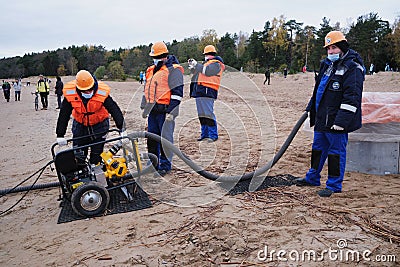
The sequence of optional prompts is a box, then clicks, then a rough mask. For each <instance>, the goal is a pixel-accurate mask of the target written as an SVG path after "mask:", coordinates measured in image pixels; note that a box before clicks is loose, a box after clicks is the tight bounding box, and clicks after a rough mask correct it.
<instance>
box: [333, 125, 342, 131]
mask: <svg viewBox="0 0 400 267" xmlns="http://www.w3.org/2000/svg"><path fill="white" fill-rule="evenodd" d="M331 129H332V130H335V131H343V130H344V128H343V127H341V126H338V125H333V126H332V127H331Z"/></svg>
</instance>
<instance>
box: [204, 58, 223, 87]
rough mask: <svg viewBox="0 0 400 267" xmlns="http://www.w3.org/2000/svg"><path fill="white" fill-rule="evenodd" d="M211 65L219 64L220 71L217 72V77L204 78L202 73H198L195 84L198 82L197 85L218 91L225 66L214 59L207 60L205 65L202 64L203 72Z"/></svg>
mask: <svg viewBox="0 0 400 267" xmlns="http://www.w3.org/2000/svg"><path fill="white" fill-rule="evenodd" d="M212 63H219V65H220V66H221V70H220V71H219V72H218V74H217V75H214V76H206V75H204V74H203V73H202V72H201V73H199V77H198V79H197V82H198V84H200V85H202V86H205V87H208V88H212V89H214V90H218V89H219V86H220V84H221V77H222V72H223V71H224V69H225V65H224V64H223V63H222V62H221V61H219V60H216V59H210V60H208V61H207V62H206V63H204V65H203V66H204V68H203V70H204V69H205V68H206V67H207V66H208V65H210V64H212Z"/></svg>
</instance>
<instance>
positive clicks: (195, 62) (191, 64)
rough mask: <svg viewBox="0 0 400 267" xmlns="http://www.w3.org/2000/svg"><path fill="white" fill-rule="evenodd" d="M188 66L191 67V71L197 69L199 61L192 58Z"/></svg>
mask: <svg viewBox="0 0 400 267" xmlns="http://www.w3.org/2000/svg"><path fill="white" fill-rule="evenodd" d="M188 65H189V67H188V68H189V69H190V70H191V69H194V68H195V67H196V65H197V61H196V60H195V59H193V58H190V59H189V60H188Z"/></svg>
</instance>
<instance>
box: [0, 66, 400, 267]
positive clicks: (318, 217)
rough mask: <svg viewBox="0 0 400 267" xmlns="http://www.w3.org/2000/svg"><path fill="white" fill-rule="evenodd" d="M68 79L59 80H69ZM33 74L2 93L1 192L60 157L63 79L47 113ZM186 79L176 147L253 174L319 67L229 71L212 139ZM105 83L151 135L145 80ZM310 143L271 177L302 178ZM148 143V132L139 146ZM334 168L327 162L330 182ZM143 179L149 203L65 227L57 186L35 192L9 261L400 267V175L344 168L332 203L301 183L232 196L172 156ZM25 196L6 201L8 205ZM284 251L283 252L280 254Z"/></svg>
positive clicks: (395, 83) (298, 145) (388, 87)
mask: <svg viewBox="0 0 400 267" xmlns="http://www.w3.org/2000/svg"><path fill="white" fill-rule="evenodd" d="M71 79H73V77H62V80H63V82H64V83H66V82H68V81H70V80H71ZM28 80H29V81H30V82H31V86H24V87H23V89H22V95H21V101H17V102H15V101H14V98H13V91H12V97H11V100H10V102H8V103H7V102H6V101H5V100H4V98H3V97H1V100H0V112H1V116H0V125H1V142H0V148H1V154H0V167H1V170H2V177H1V179H0V189H5V188H10V187H13V186H15V185H17V184H18V183H19V182H21V181H22V180H23V179H25V178H27V177H28V176H30V175H32V174H33V173H34V172H36V171H37V170H38V169H40V168H41V167H43V166H44V165H45V164H46V163H47V162H49V161H51V160H52V155H51V152H50V148H51V145H52V144H53V143H54V142H55V141H56V135H55V126H56V122H57V117H58V110H57V109H56V106H57V103H56V102H57V101H56V96H55V94H54V89H53V88H54V85H55V79H52V82H51V88H52V90H51V93H50V96H49V103H50V104H49V109H48V110H39V111H35V110H34V103H33V101H34V96H32V95H31V92H34V91H35V86H34V84H35V82H36V81H37V80H38V77H30V78H29V79H24V80H23V84H24V85H25V84H26V81H28ZM189 81H190V77H189V76H185V82H186V84H185V95H184V99H183V101H182V104H181V109H180V115H179V116H178V117H177V118H176V128H175V137H174V138H175V144H176V146H177V147H179V148H180V149H181V150H182V151H183V152H184V153H185V154H187V155H188V156H189V157H190V158H191V159H192V160H193V161H195V162H196V163H197V164H199V165H201V166H203V167H204V168H205V169H206V170H207V171H210V172H212V173H216V174H219V175H224V176H229V175H237V174H243V173H246V172H249V171H253V170H255V169H257V168H259V167H261V166H264V165H265V164H266V163H267V162H268V161H269V160H270V159H271V158H272V157H273V155H274V154H275V153H276V151H277V150H278V149H279V148H280V147H281V145H282V144H283V143H284V141H285V139H286V137H287V136H288V134H289V133H290V131H291V130H292V127H293V126H294V125H295V123H296V122H297V120H298V119H299V118H300V117H301V115H302V114H303V112H304V109H305V107H306V105H307V103H308V100H309V98H310V96H311V94H312V90H313V85H314V74H313V73H299V74H295V75H289V76H288V77H287V78H286V79H285V78H284V77H283V75H281V74H278V73H274V74H272V75H271V85H263V81H264V75H263V74H249V73H240V72H226V73H225V74H224V77H223V80H222V88H221V89H220V92H219V98H218V101H217V102H216V103H215V112H216V116H217V120H218V123H219V125H218V127H219V134H220V137H219V140H218V141H217V142H215V143H207V142H197V141H196V139H197V138H198V137H199V133H200V132H199V129H200V126H199V122H198V119H197V115H196V107H195V102H194V100H193V99H191V98H189V84H188V82H189ZM105 83H107V84H108V85H110V87H111V88H112V90H111V96H112V97H113V99H114V100H115V101H116V102H117V103H118V104H119V106H120V107H121V109H122V110H123V112H124V114H125V119H126V124H127V130H128V133H131V132H135V131H144V130H145V129H146V120H145V119H143V118H142V117H141V111H140V109H139V103H140V99H141V93H142V85H140V84H139V82H137V81H133V80H128V81H125V82H113V81H105ZM399 89H400V73H393V72H379V73H377V74H374V75H372V76H366V80H365V83H364V91H365V92H399ZM39 105H40V104H39ZM111 124H113V123H111ZM70 127H71V123H70V125H69V127H68V131H67V136H66V137H71V130H70ZM311 143H312V140H311V139H310V138H309V136H307V135H306V134H305V133H303V132H302V131H300V132H299V133H298V134H297V135H296V137H295V139H294V140H293V142H292V144H291V145H290V147H289V148H288V150H287V152H286V153H285V154H284V155H283V157H282V158H281V159H280V161H279V162H278V163H277V164H276V165H275V166H274V167H273V168H272V169H271V170H270V171H269V172H267V173H265V175H264V176H267V175H268V176H277V175H286V174H290V175H293V176H295V177H302V176H304V175H305V173H306V172H307V170H308V168H309V166H310V155H311ZM145 144H146V143H145V140H140V143H139V147H140V149H141V151H142V152H145V150H146V146H145ZM326 175H327V170H326V169H324V171H323V178H322V186H321V188H322V187H323V185H325V181H326ZM56 181H58V180H57V175H56V172H55V171H54V168H51V167H48V168H46V169H45V171H44V172H43V175H42V177H41V178H40V179H39V181H38V183H50V182H56ZM141 181H142V184H143V189H144V191H146V192H147V193H148V194H149V198H150V200H151V201H152V203H153V206H152V207H151V208H147V209H143V210H138V211H132V212H128V213H120V214H114V215H107V216H101V217H95V218H90V219H84V220H76V221H73V222H68V223H62V224H57V218H58V216H59V214H60V210H61V208H60V206H59V205H60V202H59V201H57V199H58V198H59V195H60V191H59V189H58V188H50V189H43V190H34V191H31V192H29V193H28V194H27V195H26V196H25V197H24V198H23V199H22V201H21V202H20V203H19V204H18V205H17V206H16V207H14V208H13V209H12V210H11V212H9V213H7V214H5V215H2V216H1V217H0V226H1V227H0V235H1V239H0V266H343V265H344V266H398V265H399V262H400V226H399V220H400V206H399V201H400V175H398V174H390V175H372V174H365V173H359V172H346V175H345V179H344V183H343V192H342V193H339V194H334V195H333V196H332V197H330V198H323V199H322V198H320V197H319V196H318V195H317V194H316V191H317V190H319V189H320V188H303V187H297V186H283V187H270V188H266V189H264V190H261V191H256V192H245V193H242V194H237V195H230V194H228V193H227V191H226V190H224V189H222V188H221V187H220V186H219V185H218V184H216V183H215V182H212V181H210V180H207V179H205V178H203V177H201V176H200V175H198V174H196V173H194V172H193V171H192V170H191V169H190V168H189V167H187V165H186V164H184V163H183V161H182V160H179V159H178V158H177V157H176V156H175V157H174V161H173V170H172V172H171V174H169V175H167V176H166V177H165V179H164V180H163V183H156V184H154V183H153V182H152V180H151V177H150V176H149V177H147V176H145V177H142V178H141ZM32 182H33V180H32V179H31V180H29V181H28V182H27V183H26V184H24V185H30V184H31V183H32ZM255 183H257V182H256V181H255ZM22 196H23V193H15V194H9V195H6V196H3V197H1V198H0V211H4V210H6V209H7V208H9V207H10V206H12V205H13V204H14V203H16V202H17V201H18V200H19V199H20V198H21V197H22ZM330 249H331V250H336V253H333V254H332V255H334V256H337V257H336V258H335V257H334V256H332V255H329V254H328V253H327V252H323V251H325V250H326V251H329V250H330ZM272 250H274V252H272V255H271V251H272ZM280 250H281V251H284V252H285V254H281V255H280V256H281V258H279V257H278V255H277V252H278V251H280ZM305 250H307V251H310V250H313V251H315V252H317V254H316V258H315V259H314V260H313V259H301V255H302V253H303V252H304V251H305ZM349 251H351V252H355V251H356V252H359V254H358V255H359V258H358V259H354V258H351V257H350V259H346V257H345V256H344V255H345V254H346V253H347V252H349ZM364 252H365V253H364ZM368 252H370V253H368ZM341 253H342V254H341ZM363 253H364V254H363ZM366 254H367V255H366ZM296 255H300V256H299V257H297V256H296ZM329 256H332V257H331V258H330V257H329ZM392 256H395V257H396V261H394V258H393V257H392ZM285 259H286V261H285Z"/></svg>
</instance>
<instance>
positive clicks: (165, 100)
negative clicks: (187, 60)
mask: <svg viewBox="0 0 400 267" xmlns="http://www.w3.org/2000/svg"><path fill="white" fill-rule="evenodd" d="M155 67H156V66H155V65H153V66H150V67H148V68H147V70H146V85H145V87H144V96H145V98H146V101H147V103H157V104H165V105H169V102H170V101H171V88H169V85H168V75H169V69H168V68H167V66H165V65H163V66H162V67H161V68H160V70H158V71H157V72H156V73H154V74H153V71H154V68H155ZM173 68H175V69H176V68H178V69H179V70H180V71H181V72H182V73H183V72H184V70H183V68H182V66H180V65H178V64H173Z"/></svg>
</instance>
